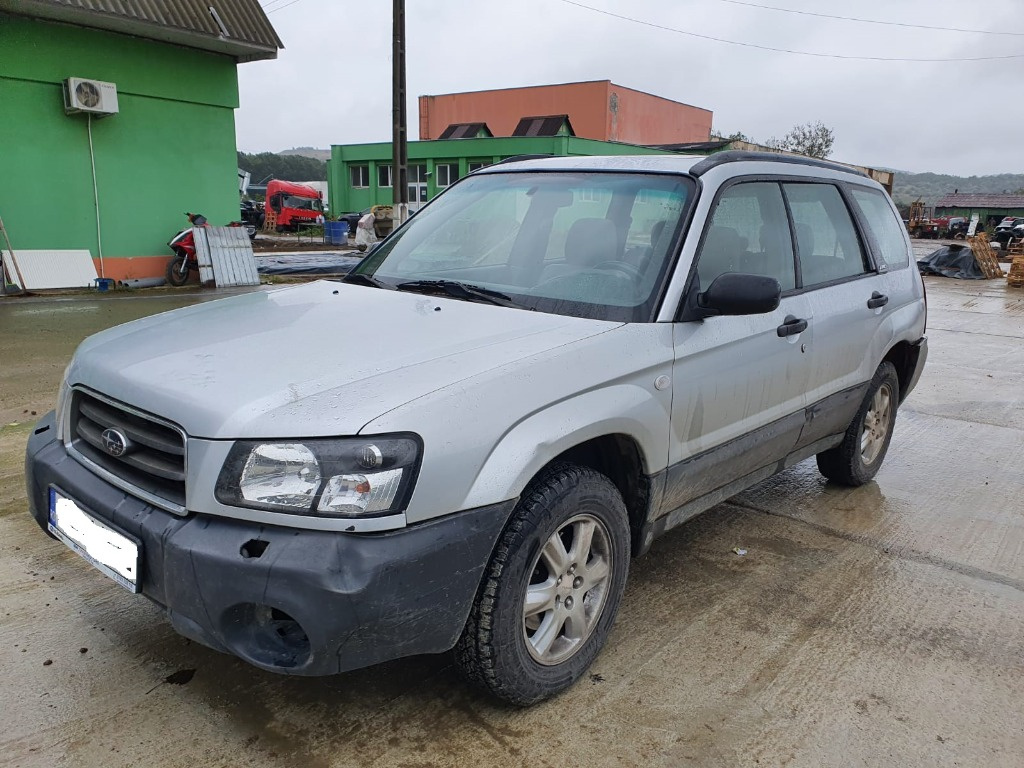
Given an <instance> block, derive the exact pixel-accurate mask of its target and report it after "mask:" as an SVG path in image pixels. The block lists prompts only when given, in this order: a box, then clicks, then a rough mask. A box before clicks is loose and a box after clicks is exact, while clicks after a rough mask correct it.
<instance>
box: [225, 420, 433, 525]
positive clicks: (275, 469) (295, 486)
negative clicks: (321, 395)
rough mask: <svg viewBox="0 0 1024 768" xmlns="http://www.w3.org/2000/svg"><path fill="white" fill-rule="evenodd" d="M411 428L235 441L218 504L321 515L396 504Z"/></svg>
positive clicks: (355, 513)
mask: <svg viewBox="0 0 1024 768" xmlns="http://www.w3.org/2000/svg"><path fill="white" fill-rule="evenodd" d="M419 460H420V441H419V439H418V438H416V437H414V436H412V435H408V436H406V435H400V436H394V435H386V436H385V435H377V436H372V437H367V438H357V437H351V438H342V439H337V440H303V441H301V442H299V441H289V442H284V441H282V442H275V443H264V442H258V441H253V440H242V441H239V442H237V443H235V445H234V447H233V448H232V449H231V451H230V453H229V454H228V458H227V460H226V461H225V462H224V468H223V469H222V470H221V473H220V478H219V479H218V481H217V491H216V496H217V500H218V501H219V502H221V503H222V504H230V505H231V506H235V507H249V508H251V509H266V510H270V511H274V512H288V513H291V514H297V515H318V516H322V517H373V516H377V515H387V514H394V513H395V512H399V511H401V510H402V509H403V508H404V507H405V505H406V503H407V502H408V500H409V495H410V494H411V493H412V485H413V482H414V480H415V476H416V472H417V470H418V468H419Z"/></svg>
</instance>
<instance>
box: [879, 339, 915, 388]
mask: <svg viewBox="0 0 1024 768" xmlns="http://www.w3.org/2000/svg"><path fill="white" fill-rule="evenodd" d="M917 354H918V353H917V352H916V351H915V349H914V347H913V345H912V344H911V343H910V342H908V341H897V342H896V343H895V344H893V345H892V346H891V347H890V348H889V351H888V352H886V353H885V357H883V358H882V362H883V363H884V362H890V363H892V364H893V367H894V368H895V369H896V378H897V379H898V380H899V383H900V396H899V402H900V403H902V402H903V400H904V399H905V398H906V396H907V395H908V394H909V391H908V390H909V388H910V384H911V381H912V379H913V376H914V367H915V365H916V363H917Z"/></svg>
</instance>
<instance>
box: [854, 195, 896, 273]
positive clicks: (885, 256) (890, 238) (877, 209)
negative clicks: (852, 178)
mask: <svg viewBox="0 0 1024 768" xmlns="http://www.w3.org/2000/svg"><path fill="white" fill-rule="evenodd" d="M850 192H851V194H852V195H853V199H854V202H856V203H857V206H858V207H859V208H860V210H861V213H862V214H863V215H864V220H865V221H866V222H867V227H868V229H869V230H871V234H872V235H874V237H875V242H877V243H878V247H879V249H881V251H882V253H881V256H882V260H883V261H885V263H886V264H887V265H888V266H889V268H890V269H899V268H900V267H906V266H908V265H909V264H910V254H909V252H908V251H907V241H906V240H905V239H904V237H903V235H904V232H905V230H904V229H903V224H902V223H901V222H900V220H899V219H897V218H896V215H895V214H894V213H893V212H892V208H891V207H890V205H889V201H888V200H886V198H885V195H884V194H882V193H881V192H879V191H878V190H877V189H868V188H867V187H853V188H852V189H851V190H850Z"/></svg>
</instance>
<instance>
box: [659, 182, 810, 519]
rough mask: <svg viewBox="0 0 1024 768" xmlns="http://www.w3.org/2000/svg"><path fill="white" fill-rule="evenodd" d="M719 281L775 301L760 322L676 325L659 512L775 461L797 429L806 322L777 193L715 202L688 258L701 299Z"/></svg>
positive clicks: (749, 192)
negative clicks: (773, 294)
mask: <svg viewBox="0 0 1024 768" xmlns="http://www.w3.org/2000/svg"><path fill="white" fill-rule="evenodd" d="M727 272H735V273H748V274H758V275H767V276H770V277H774V278H775V279H777V280H778V281H779V284H780V286H781V287H782V290H783V294H782V299H781V302H780V304H779V307H778V308H777V309H775V310H774V311H773V312H770V313H767V314H761V315H747V316H737V317H710V318H707V319H705V320H704V321H702V322H687V323H676V325H675V331H674V347H675V363H674V368H673V377H672V378H673V401H672V439H671V444H670V448H669V465H670V470H669V476H668V484H667V486H666V503H665V508H666V509H675V508H678V507H681V506H682V505H684V504H686V503H687V502H689V501H691V500H693V499H696V498H698V497H700V496H703V495H705V494H707V493H709V492H711V491H713V490H715V489H717V488H721V487H723V486H727V485H728V484H729V483H730V482H733V481H735V480H738V479H739V478H741V477H745V476H748V475H751V474H752V473H754V472H755V471H757V470H759V469H763V468H765V467H767V466H768V465H769V464H772V463H773V462H776V461H778V460H779V459H780V458H782V457H784V456H786V455H787V454H788V453H789V452H790V450H792V448H793V447H794V446H795V444H796V440H797V438H798V437H799V434H800V429H801V427H802V425H803V420H804V408H805V407H806V405H807V398H806V389H807V383H808V378H809V372H808V366H807V354H808V351H809V349H810V345H811V339H812V334H813V331H812V326H813V323H812V320H813V318H812V317H811V312H810V305H809V302H808V300H807V298H806V297H805V296H803V295H802V294H799V293H797V292H796V290H795V289H796V285H797V283H796V269H795V257H794V251H793V243H792V236H791V234H790V227H789V221H788V218H787V215H786V208H785V204H784V203H783V198H782V192H781V189H780V186H779V184H778V183H776V182H743V183H738V184H734V185H732V186H730V187H728V188H727V189H726V190H725V191H724V192H723V193H722V194H721V195H720V198H719V200H718V202H717V203H716V206H715V209H714V211H713V212H712V214H711V217H710V219H709V222H708V225H707V227H706V229H705V232H704V235H703V242H702V245H701V248H700V251H699V252H698V255H697V279H699V281H700V286H701V290H705V289H706V288H707V287H708V286H709V285H710V284H711V282H712V281H713V280H714V279H715V278H716V277H718V276H719V275H721V274H724V273H727Z"/></svg>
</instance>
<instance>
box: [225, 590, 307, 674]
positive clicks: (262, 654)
mask: <svg viewBox="0 0 1024 768" xmlns="http://www.w3.org/2000/svg"><path fill="white" fill-rule="evenodd" d="M224 624H225V627H224V637H225V639H226V640H227V643H228V645H229V646H230V647H231V649H232V650H233V651H234V652H235V653H237V654H238V655H239V656H241V657H242V658H244V659H247V660H249V661H252V662H254V663H256V664H258V665H260V666H263V667H270V668H274V667H276V668H279V669H292V668H294V667H300V666H302V665H303V664H305V663H306V662H307V661H309V657H310V654H311V645H310V642H309V636H308V635H307V634H306V631H305V630H304V629H303V628H302V625H301V624H299V622H298V621H296V620H295V619H294V618H293V617H292V616H290V615H289V614H288V613H286V612H285V611H282V610H281V609H280V608H275V607H274V606H271V605H262V604H258V603H242V604H241V605H236V606H234V607H233V608H231V609H229V610H228V612H227V614H226V615H225V622H224Z"/></svg>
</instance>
